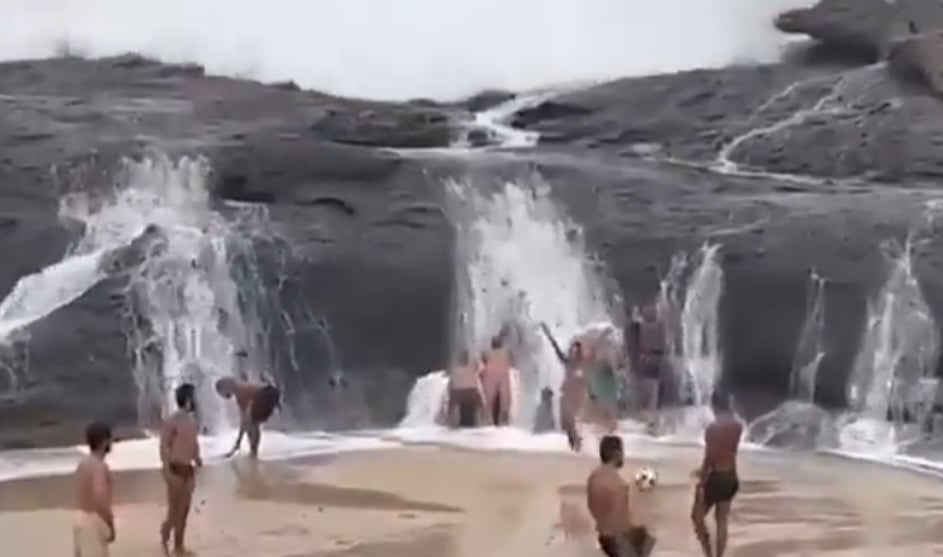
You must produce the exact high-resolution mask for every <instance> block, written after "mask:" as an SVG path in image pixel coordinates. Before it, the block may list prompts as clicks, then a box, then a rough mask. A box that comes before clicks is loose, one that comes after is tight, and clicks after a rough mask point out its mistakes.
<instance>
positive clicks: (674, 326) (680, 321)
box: [658, 243, 724, 438]
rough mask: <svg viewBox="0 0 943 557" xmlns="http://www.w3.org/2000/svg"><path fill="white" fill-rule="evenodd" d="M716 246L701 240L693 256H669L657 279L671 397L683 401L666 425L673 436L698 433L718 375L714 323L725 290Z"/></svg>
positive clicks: (719, 365)
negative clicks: (665, 270) (664, 271)
mask: <svg viewBox="0 0 943 557" xmlns="http://www.w3.org/2000/svg"><path fill="white" fill-rule="evenodd" d="M720 250H721V245H720V244H710V243H708V244H704V245H703V246H702V247H701V248H700V249H699V250H698V252H697V254H696V256H695V257H693V258H692V257H690V256H689V255H688V254H687V253H681V254H678V255H676V256H675V257H673V258H672V261H671V266H670V268H669V270H668V273H667V275H666V276H665V278H664V279H663V280H662V282H661V289H660V294H659V298H658V306H659V313H660V314H661V316H662V319H664V320H665V325H666V327H667V328H668V331H669V333H670V334H669V339H670V340H669V344H670V346H669V353H670V354H671V360H672V364H671V368H672V370H673V373H674V377H673V381H671V383H672V384H674V385H675V386H676V389H677V392H676V393H673V398H675V399H676V400H677V401H678V402H681V403H684V405H685V406H684V407H682V408H681V409H680V412H681V414H680V416H678V417H677V419H675V420H673V422H674V423H673V425H671V426H670V427H667V428H666V429H667V431H666V433H668V434H669V435H671V436H676V437H684V438H687V437H691V436H694V437H699V436H700V434H701V432H703V430H704V426H705V425H706V424H707V423H708V421H709V420H710V419H711V416H712V415H713V414H712V413H711V411H710V409H709V404H710V397H711V394H712V393H713V392H714V389H715V388H716V387H717V385H718V383H719V382H720V379H721V373H722V369H723V353H722V349H721V342H720V334H719V325H720V302H721V298H722V297H723V292H724V270H723V267H722V266H721V262H720V254H721V251H720Z"/></svg>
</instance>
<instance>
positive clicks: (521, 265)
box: [403, 178, 611, 428]
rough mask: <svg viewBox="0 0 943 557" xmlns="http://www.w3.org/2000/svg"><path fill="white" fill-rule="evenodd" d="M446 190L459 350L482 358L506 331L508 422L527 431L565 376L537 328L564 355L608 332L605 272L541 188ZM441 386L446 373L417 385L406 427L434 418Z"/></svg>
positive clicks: (536, 183) (530, 183)
mask: <svg viewBox="0 0 943 557" xmlns="http://www.w3.org/2000/svg"><path fill="white" fill-rule="evenodd" d="M446 187H447V188H448V193H449V195H450V196H451V198H452V200H453V203H452V204H453V207H452V209H451V210H450V212H451V213H452V216H453V219H454V221H455V223H456V228H457V232H458V234H457V246H456V249H455V253H456V263H455V269H456V275H457V276H456V283H457V285H458V288H457V290H458V293H457V296H456V302H455V303H456V306H457V322H458V323H457V329H458V332H457V334H456V348H458V347H459V346H461V347H467V348H468V349H469V351H470V352H471V353H472V354H478V353H480V351H481V350H483V349H484V348H485V347H487V345H488V341H489V339H490V338H491V337H492V336H494V335H495V334H497V333H498V332H499V330H500V329H501V328H502V327H503V326H505V325H509V326H510V327H509V328H510V332H511V335H510V341H509V344H510V345H511V347H512V351H513V353H514V356H515V367H516V368H517V370H518V380H517V388H516V412H514V414H515V415H514V417H513V418H512V419H513V421H514V423H515V425H518V426H521V427H524V428H530V427H532V426H533V423H534V415H535V412H536V408H537V402H538V395H539V392H540V390H541V389H542V388H544V387H550V388H551V389H553V390H554V391H555V392H559V386H560V383H561V381H562V380H563V369H562V366H561V365H560V362H559V361H558V360H557V358H556V355H555V353H554V352H553V349H552V347H551V346H550V344H549V343H548V342H546V340H545V339H543V338H542V334H541V333H540V331H539V325H540V324H541V323H546V324H547V326H548V327H549V328H550V330H551V331H552V332H553V334H554V336H555V337H556V339H557V341H558V342H559V343H561V344H563V345H565V344H566V343H568V342H569V341H570V339H571V338H573V337H574V336H575V335H577V334H579V333H583V332H586V331H587V330H588V329H589V328H592V327H600V326H606V325H607V324H608V323H610V322H611V318H610V302H609V298H608V297H607V295H606V292H605V289H604V287H603V284H604V281H603V276H602V274H601V272H600V268H601V266H600V265H597V264H595V263H594V262H593V261H592V260H591V258H590V257H589V255H588V253H587V252H586V249H585V247H584V245H583V242H582V239H581V230H580V228H579V227H578V226H577V225H575V224H574V223H572V222H571V221H570V220H569V219H568V218H567V217H566V216H565V215H564V214H562V213H561V211H560V210H559V208H558V207H557V206H556V205H555V203H554V202H553V200H552V199H551V197H550V192H549V188H548V187H547V186H546V185H545V184H544V183H543V182H542V181H541V180H540V179H539V178H534V179H531V180H527V181H524V180H519V181H517V182H508V183H506V184H504V185H503V186H501V187H500V188H499V189H498V190H497V191H495V192H493V193H485V192H483V191H481V190H479V189H478V188H476V187H475V184H471V183H467V182H449V183H448V184H446ZM434 377H435V378H437V379H435V380H433V378H434ZM445 382H446V377H445V374H442V373H439V374H438V375H429V376H426V377H425V378H422V379H420V380H419V381H418V382H417V384H416V386H415V387H414V390H413V393H411V394H410V399H409V400H410V402H409V409H408V410H407V418H406V420H404V422H403V425H406V424H410V425H419V424H420V423H421V422H422V421H423V420H422V419H420V418H419V416H425V417H426V418H427V419H428V417H430V416H432V414H430V411H429V410H428V409H430V408H434V409H436V410H437V409H438V404H439V401H440V400H441V397H442V396H443V395H444V393H445ZM420 393H425V395H421V394H420ZM426 397H438V398H439V401H429V400H426ZM556 410H557V407H556V405H554V412H556ZM557 419H559V417H557ZM426 425H429V424H428V423H427V424H426Z"/></svg>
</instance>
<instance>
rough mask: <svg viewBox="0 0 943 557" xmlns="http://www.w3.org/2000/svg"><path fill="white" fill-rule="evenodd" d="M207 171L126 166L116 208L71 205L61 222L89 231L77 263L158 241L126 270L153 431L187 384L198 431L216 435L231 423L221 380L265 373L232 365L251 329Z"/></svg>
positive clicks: (161, 163)
mask: <svg viewBox="0 0 943 557" xmlns="http://www.w3.org/2000/svg"><path fill="white" fill-rule="evenodd" d="M208 170H209V168H208V166H207V165H206V164H205V163H204V162H202V161H200V160H190V159H182V160H180V161H179V162H176V163H174V162H171V161H170V160H168V159H165V158H152V159H146V160H144V161H143V162H139V163H137V162H129V163H127V164H126V165H125V166H124V168H123V176H122V179H121V186H120V187H119V189H118V190H117V191H115V192H114V195H113V196H112V197H111V198H110V199H107V200H104V201H103V202H96V200H90V199H88V198H86V197H84V196H78V197H72V198H69V199H67V200H66V201H65V202H64V203H65V207H64V209H63V212H64V213H65V214H67V215H68V216H70V217H72V218H75V219H77V220H80V221H82V222H83V223H84V224H85V226H86V231H85V235H84V236H83V238H82V239H81V240H80V241H79V243H78V245H77V246H76V252H77V253H86V252H95V251H97V250H101V249H109V248H113V247H114V246H120V245H127V244H129V243H130V242H131V241H132V239H134V238H135V237H138V236H139V234H140V233H141V229H142V228H144V227H146V226H150V228H148V231H151V232H152V233H153V236H154V238H153V241H152V242H151V243H150V245H148V246H145V247H144V248H143V249H144V253H142V254H141V255H142V256H143V257H142V258H141V263H140V264H139V265H138V266H135V267H134V268H132V269H130V278H129V281H128V283H127V288H126V296H125V300H126V307H125V309H126V316H125V318H126V319H125V322H126V325H127V329H128V335H129V344H130V347H131V350H132V354H133V360H134V365H135V369H134V376H135V381H136V383H137V386H138V393H139V415H140V416H141V418H142V419H143V421H144V423H145V424H153V423H156V420H157V419H158V418H159V417H160V415H161V412H162V411H166V410H168V409H170V408H173V406H174V403H173V400H172V398H173V389H174V388H175V387H176V386H177V385H179V384H180V383H182V382H184V381H189V382H192V383H194V384H195V385H196V387H197V392H198V403H199V406H200V418H201V422H202V423H203V425H204V426H206V427H207V428H208V429H209V431H210V432H214V431H220V430H224V429H228V428H230V427H232V426H233V425H234V423H235V422H234V419H235V416H234V414H233V410H232V409H231V408H230V406H231V405H227V404H225V403H224V401H222V400H221V399H220V397H219V396H217V395H216V394H215V393H214V392H213V384H214V382H215V380H216V379H218V378H221V377H228V376H232V375H234V374H235V371H236V370H237V369H239V368H240V367H243V368H247V369H243V371H244V372H246V373H248V374H250V375H252V374H255V373H257V372H256V370H258V369H259V368H258V367H257V366H244V365H241V363H240V362H239V361H238V359H237V357H236V354H237V352H239V351H240V350H249V349H251V348H252V346H251V342H250V340H251V339H250V338H249V337H250V335H249V334H248V331H250V330H252V328H253V325H254V324H247V323H245V322H244V320H243V315H242V308H241V307H240V304H239V300H238V297H239V296H238V288H237V285H236V283H235V281H234V280H233V277H232V274H231V273H230V267H229V261H230V254H229V241H228V238H229V237H230V236H231V234H232V227H231V225H230V224H229V223H228V222H227V221H226V220H225V219H224V218H223V217H222V216H221V215H220V214H218V213H217V212H215V211H213V209H212V208H211V206H210V196H209V192H208V190H207V188H206V175H207V172H208ZM154 227H156V228H154ZM253 378H254V379H261V377H258V376H256V377H253Z"/></svg>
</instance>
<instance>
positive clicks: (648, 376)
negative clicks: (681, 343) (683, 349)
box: [626, 305, 667, 433]
mask: <svg viewBox="0 0 943 557" xmlns="http://www.w3.org/2000/svg"><path fill="white" fill-rule="evenodd" d="M626 344H627V346H628V347H630V348H629V350H630V357H631V360H632V363H633V367H634V369H635V370H636V373H637V377H638V379H639V382H640V387H641V389H640V390H641V393H640V394H641V397H640V398H641V399H642V408H643V413H644V419H645V421H646V423H647V424H648V429H649V431H650V432H652V433H654V431H655V429H656V427H657V417H658V402H659V401H658V399H659V392H658V391H659V389H660V386H661V378H662V374H663V373H664V368H665V365H666V356H667V338H666V334H665V325H664V323H663V322H662V320H661V318H660V317H659V315H658V308H656V307H655V306H654V305H648V306H645V307H644V308H643V309H642V311H641V319H633V320H632V322H631V324H630V327H629V335H628V342H627V343H626Z"/></svg>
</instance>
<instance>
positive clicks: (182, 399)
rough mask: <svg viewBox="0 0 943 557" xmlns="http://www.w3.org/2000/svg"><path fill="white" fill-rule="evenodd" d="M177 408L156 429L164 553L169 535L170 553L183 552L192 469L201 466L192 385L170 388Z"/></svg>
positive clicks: (194, 481) (161, 538)
mask: <svg viewBox="0 0 943 557" xmlns="http://www.w3.org/2000/svg"><path fill="white" fill-rule="evenodd" d="M174 399H175V400H176V402H177V411H176V412H174V413H173V415H171V416H170V417H169V418H168V419H167V420H166V421H165V422H164V426H163V428H161V433H160V461H161V464H162V470H163V476H164V483H165V484H166V486H167V516H166V518H165V519H164V522H163V524H161V527H160V544H161V547H162V548H163V550H164V554H165V555H167V554H168V548H167V544H168V543H169V542H170V535H171V534H173V536H174V554H175V555H187V554H188V552H187V550H186V549H184V543H183V540H184V533H185V532H186V529H187V518H188V517H189V515H190V506H191V504H192V502H193V490H194V488H195V487H196V469H197V468H199V467H201V466H203V460H202V458H201V457H200V443H199V440H198V438H197V436H198V435H199V431H200V426H199V424H198V423H197V420H196V387H194V386H193V385H192V384H190V383H184V384H183V385H180V386H179V387H177V390H176V391H175V392H174Z"/></svg>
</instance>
